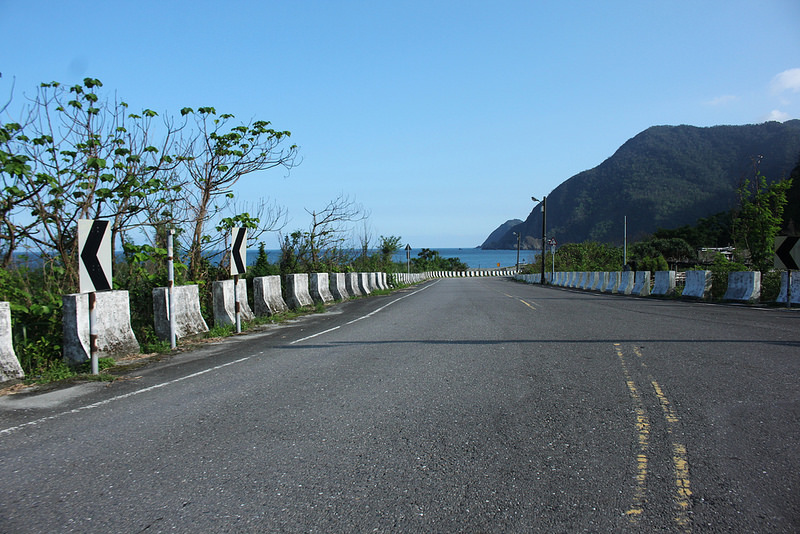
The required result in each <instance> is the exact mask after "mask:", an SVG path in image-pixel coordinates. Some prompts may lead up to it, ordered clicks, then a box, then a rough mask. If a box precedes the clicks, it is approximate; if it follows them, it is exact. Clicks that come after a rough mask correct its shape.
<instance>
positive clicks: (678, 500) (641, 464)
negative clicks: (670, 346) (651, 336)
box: [614, 343, 692, 532]
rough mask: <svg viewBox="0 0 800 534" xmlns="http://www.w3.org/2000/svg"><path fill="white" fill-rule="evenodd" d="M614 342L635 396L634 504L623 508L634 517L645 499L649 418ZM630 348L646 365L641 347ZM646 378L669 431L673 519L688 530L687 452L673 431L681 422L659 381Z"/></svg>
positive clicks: (634, 519) (690, 490) (645, 366)
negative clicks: (673, 483)
mask: <svg viewBox="0 0 800 534" xmlns="http://www.w3.org/2000/svg"><path fill="white" fill-rule="evenodd" d="M614 346H615V348H616V351H617V356H619V359H620V363H621V364H622V372H623V375H624V377H625V383H626V384H627V386H628V390H629V392H630V394H631V397H632V398H633V400H634V408H635V410H636V428H637V430H638V433H639V435H638V438H639V454H638V455H637V477H636V480H637V487H636V490H635V491H634V497H633V506H632V507H631V509H630V510H628V511H627V512H626V514H627V515H628V517H629V518H631V520H632V521H636V520H637V519H638V518H639V516H641V514H642V508H643V505H644V503H645V489H646V486H645V482H646V479H647V457H646V451H647V443H648V439H649V433H650V432H649V429H650V426H649V421H648V420H647V419H646V418H647V414H646V412H645V411H644V404H643V402H642V398H641V396H640V394H639V391H638V389H637V388H636V384H635V382H634V381H633V379H632V378H631V375H630V372H629V370H628V366H627V362H626V361H625V356H624V355H623V353H622V349H621V348H620V344H619V343H614ZM633 352H634V354H635V355H636V357H637V359H638V361H639V364H640V365H641V366H642V368H643V369H647V364H646V362H645V361H644V354H643V353H642V350H641V348H640V347H634V348H633ZM647 378H648V380H649V381H650V384H651V386H652V387H653V391H654V393H655V396H656V398H657V399H658V403H659V405H660V406H661V411H662V412H663V415H664V420H665V421H666V424H667V434H669V436H670V437H671V439H672V466H673V474H674V477H675V494H674V497H673V500H674V503H675V517H674V520H675V523H676V524H677V525H678V527H679V528H681V529H682V530H683V531H684V532H691V528H692V522H691V518H690V517H689V509H690V508H691V497H692V489H691V480H690V478H689V459H688V454H687V452H686V445H685V444H683V443H681V442H679V441H678V440H677V439H676V438H677V433H676V432H675V430H676V425H678V424H679V423H680V419H679V418H678V412H677V411H676V410H675V407H674V406H673V404H672V403H671V402H670V400H669V398H668V397H667V395H666V393H664V388H662V387H661V384H659V383H658V382H657V381H656V380H655V379H654V378H653V377H652V375H649V374H648V377H647Z"/></svg>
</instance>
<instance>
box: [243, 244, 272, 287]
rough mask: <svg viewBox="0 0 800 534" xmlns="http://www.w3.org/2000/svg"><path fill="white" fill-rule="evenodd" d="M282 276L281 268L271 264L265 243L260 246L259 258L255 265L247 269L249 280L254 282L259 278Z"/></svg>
mask: <svg viewBox="0 0 800 534" xmlns="http://www.w3.org/2000/svg"><path fill="white" fill-rule="evenodd" d="M276 274H280V266H279V265H276V264H274V263H270V262H269V257H268V255H267V251H266V249H265V247H264V243H263V242H262V243H259V245H258V256H257V257H256V261H255V263H254V264H253V265H251V266H250V267H248V268H247V278H248V279H250V280H252V279H253V278H255V277H257V276H270V275H276Z"/></svg>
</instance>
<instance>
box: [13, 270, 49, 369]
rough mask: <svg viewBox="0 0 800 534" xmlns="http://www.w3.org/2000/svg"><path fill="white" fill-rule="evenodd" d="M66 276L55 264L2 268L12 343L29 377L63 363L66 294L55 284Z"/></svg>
mask: <svg viewBox="0 0 800 534" xmlns="http://www.w3.org/2000/svg"><path fill="white" fill-rule="evenodd" d="M62 274H63V269H61V268H60V267H58V266H54V265H52V264H45V265H44V266H42V267H40V268H38V269H36V268H32V267H27V266H17V267H14V268H10V269H0V300H3V301H8V302H9V303H10V307H11V320H12V325H11V326H12V341H13V343H14V346H15V352H16V354H17V358H18V359H19V361H20V365H21V366H22V370H23V371H25V374H26V375H28V374H34V375H35V374H41V373H42V372H45V371H47V370H49V369H52V368H53V366H54V365H56V362H59V361H60V360H61V344H62V336H63V334H62V332H63V330H62V320H61V307H62V297H61V295H62V294H61V293H59V292H58V291H57V288H58V285H57V284H56V283H54V281H55V280H57V279H58V278H59V277H60V276H62ZM54 288H55V289H54Z"/></svg>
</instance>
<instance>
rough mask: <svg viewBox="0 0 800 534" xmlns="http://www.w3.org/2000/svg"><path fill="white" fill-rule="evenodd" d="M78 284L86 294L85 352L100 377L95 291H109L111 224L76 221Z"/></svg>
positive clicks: (93, 372)
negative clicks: (87, 329) (86, 349)
mask: <svg viewBox="0 0 800 534" xmlns="http://www.w3.org/2000/svg"><path fill="white" fill-rule="evenodd" d="M78 250H79V251H80V253H79V254H78V256H79V262H78V283H79V292H80V293H89V352H90V355H91V359H92V374H94V375H98V374H100V368H99V363H98V358H97V353H98V350H97V336H98V329H97V310H96V305H97V296H96V295H95V293H96V292H97V291H109V290H110V289H111V224H109V222H108V221H100V220H95V221H93V220H90V219H79V220H78Z"/></svg>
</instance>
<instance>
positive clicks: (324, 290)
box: [309, 273, 333, 303]
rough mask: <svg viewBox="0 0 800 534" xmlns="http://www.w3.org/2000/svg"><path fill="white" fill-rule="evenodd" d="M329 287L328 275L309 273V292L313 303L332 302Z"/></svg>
mask: <svg viewBox="0 0 800 534" xmlns="http://www.w3.org/2000/svg"><path fill="white" fill-rule="evenodd" d="M329 286H330V280H329V279H328V273H311V274H310V275H309V291H310V293H311V299H312V300H313V301H314V302H322V303H325V302H333V295H331V290H330V289H329Z"/></svg>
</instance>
